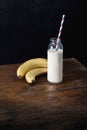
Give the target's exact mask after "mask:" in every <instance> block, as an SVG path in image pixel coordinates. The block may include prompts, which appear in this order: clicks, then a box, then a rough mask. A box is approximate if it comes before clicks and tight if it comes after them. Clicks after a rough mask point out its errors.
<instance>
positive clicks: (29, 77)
mask: <svg viewBox="0 0 87 130" xmlns="http://www.w3.org/2000/svg"><path fill="white" fill-rule="evenodd" d="M44 73H47V68H35V69H32V70H30V71H28V72H27V73H26V74H25V79H26V81H27V83H32V82H33V81H35V78H36V77H37V76H39V75H42V74H44Z"/></svg>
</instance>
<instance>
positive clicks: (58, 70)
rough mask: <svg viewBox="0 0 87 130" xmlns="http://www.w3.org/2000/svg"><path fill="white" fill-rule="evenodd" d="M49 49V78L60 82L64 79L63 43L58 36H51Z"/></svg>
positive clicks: (53, 81)
mask: <svg viewBox="0 0 87 130" xmlns="http://www.w3.org/2000/svg"><path fill="white" fill-rule="evenodd" d="M50 41H51V42H50V44H49V48H48V50H47V62H48V63H47V67H48V70H47V80H48V81H49V82H50V83H60V82H62V80H63V45H62V43H61V41H60V40H59V41H58V44H57V45H58V46H57V48H56V42H57V39H56V38H51V40H50Z"/></svg>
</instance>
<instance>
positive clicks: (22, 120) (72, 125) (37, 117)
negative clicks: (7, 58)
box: [0, 58, 87, 130]
mask: <svg viewBox="0 0 87 130" xmlns="http://www.w3.org/2000/svg"><path fill="white" fill-rule="evenodd" d="M18 66H19V64H11V65H2V66H0V130H3V129H6V130H7V129H8V130H19V129H21V130H22V129H24V130H27V129H28V130H42V129H43V130H44V129H46V130H75V129H76V130H80V129H81V130H87V68H86V67H84V66H83V65H82V64H81V63H80V62H79V61H77V60H76V59H75V58H70V59H64V79H63V82H62V83H60V84H56V85H53V84H50V83H48V82H47V80H46V75H43V76H40V77H37V79H36V82H35V83H34V84H31V85H29V84H27V83H26V81H25V79H18V78H17V77H16V70H17V68H18Z"/></svg>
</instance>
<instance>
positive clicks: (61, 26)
mask: <svg viewBox="0 0 87 130" xmlns="http://www.w3.org/2000/svg"><path fill="white" fill-rule="evenodd" d="M64 18H65V15H62V20H61V24H60V29H59V33H58V38H57V43H58V41H59V40H60V36H61V32H62V28H63V23H64ZM57 46H58V45H57Z"/></svg>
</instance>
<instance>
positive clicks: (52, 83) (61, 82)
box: [47, 80, 63, 84]
mask: <svg viewBox="0 0 87 130" xmlns="http://www.w3.org/2000/svg"><path fill="white" fill-rule="evenodd" d="M47 81H48V82H49V83H51V84H60V83H62V82H63V80H61V81H59V82H52V81H49V80H47Z"/></svg>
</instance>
